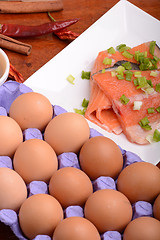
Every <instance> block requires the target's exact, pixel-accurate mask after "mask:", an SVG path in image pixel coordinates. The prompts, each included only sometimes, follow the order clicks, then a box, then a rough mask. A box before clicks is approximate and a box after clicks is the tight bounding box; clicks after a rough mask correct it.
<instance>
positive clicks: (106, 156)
mask: <svg viewBox="0 0 160 240" xmlns="http://www.w3.org/2000/svg"><path fill="white" fill-rule="evenodd" d="M79 161H80V166H81V168H82V170H83V171H84V172H85V173H86V174H87V175H88V176H89V177H90V178H91V179H92V180H95V179H96V178H98V177H100V176H110V177H112V178H116V177H117V175H118V174H119V173H120V171H121V169H122V166H123V157H122V153H121V151H120V148H119V147H118V145H117V144H116V143H115V142H113V141H112V140H111V139H109V138H107V137H103V136H97V137H93V138H90V139H89V140H88V141H86V142H85V144H84V145H83V146H82V148H81V150H80V154H79Z"/></svg>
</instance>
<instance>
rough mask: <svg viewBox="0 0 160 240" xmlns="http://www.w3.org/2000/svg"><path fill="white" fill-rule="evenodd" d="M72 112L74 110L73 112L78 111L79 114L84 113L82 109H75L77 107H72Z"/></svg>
mask: <svg viewBox="0 0 160 240" xmlns="http://www.w3.org/2000/svg"><path fill="white" fill-rule="evenodd" d="M74 112H75V113H78V114H81V115H84V114H85V111H84V109H77V108H74Z"/></svg>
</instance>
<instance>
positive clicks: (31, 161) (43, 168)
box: [13, 139, 58, 183]
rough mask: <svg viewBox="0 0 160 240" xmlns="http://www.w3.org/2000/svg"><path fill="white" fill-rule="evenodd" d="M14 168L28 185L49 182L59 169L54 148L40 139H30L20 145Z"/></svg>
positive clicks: (15, 156)
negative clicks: (35, 182)
mask: <svg viewBox="0 0 160 240" xmlns="http://www.w3.org/2000/svg"><path fill="white" fill-rule="evenodd" d="M13 166H14V169H15V171H16V172H18V173H19V174H20V175H21V177H22V178H23V179H24V181H25V182H26V183H30V182H31V181H36V180H37V181H38V180H39V181H44V182H47V183H48V182H49V180H50V178H51V176H52V175H53V173H54V172H55V171H56V170H57V168H58V160H57V156H56V153H55V151H54V150H53V148H52V147H51V146H50V145H49V144H48V143H47V142H45V141H43V140H40V139H30V140H27V141H25V142H23V143H21V144H20V145H19V147H18V148H17V150H16V152H15V154H14V158H13Z"/></svg>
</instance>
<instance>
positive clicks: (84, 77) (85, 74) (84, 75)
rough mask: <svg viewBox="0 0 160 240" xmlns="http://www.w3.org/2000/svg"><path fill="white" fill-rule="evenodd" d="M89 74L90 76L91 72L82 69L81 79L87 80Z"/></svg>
mask: <svg viewBox="0 0 160 240" xmlns="http://www.w3.org/2000/svg"><path fill="white" fill-rule="evenodd" d="M90 76H91V72H85V71H82V75H81V78H82V79H88V80H89V79H90Z"/></svg>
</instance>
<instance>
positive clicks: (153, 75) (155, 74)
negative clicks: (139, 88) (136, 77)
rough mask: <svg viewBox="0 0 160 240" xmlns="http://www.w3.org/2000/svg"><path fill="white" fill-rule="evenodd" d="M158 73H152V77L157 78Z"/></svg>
mask: <svg viewBox="0 0 160 240" xmlns="http://www.w3.org/2000/svg"><path fill="white" fill-rule="evenodd" d="M157 75H158V72H157V71H151V73H150V76H152V77H157Z"/></svg>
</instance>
